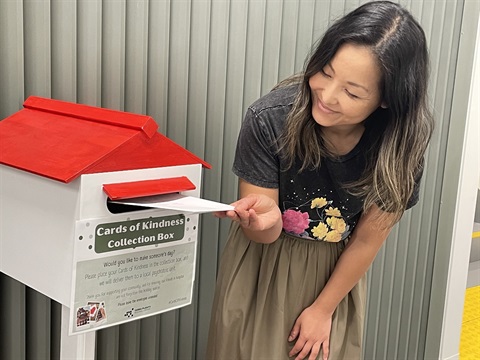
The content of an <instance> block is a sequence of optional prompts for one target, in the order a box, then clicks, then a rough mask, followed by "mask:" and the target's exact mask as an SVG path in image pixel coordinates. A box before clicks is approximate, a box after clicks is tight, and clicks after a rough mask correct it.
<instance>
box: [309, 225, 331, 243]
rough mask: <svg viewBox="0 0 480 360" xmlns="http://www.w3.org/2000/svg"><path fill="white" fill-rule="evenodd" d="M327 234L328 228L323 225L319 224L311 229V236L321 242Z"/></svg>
mask: <svg viewBox="0 0 480 360" xmlns="http://www.w3.org/2000/svg"><path fill="white" fill-rule="evenodd" d="M327 232H328V228H327V225H325V224H324V223H320V224H318V225H317V226H315V227H314V228H312V234H313V236H315V237H316V238H317V239H319V240H323V238H324V237H325V235H326V234H327Z"/></svg>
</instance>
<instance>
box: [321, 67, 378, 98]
mask: <svg viewBox="0 0 480 360" xmlns="http://www.w3.org/2000/svg"><path fill="white" fill-rule="evenodd" d="M327 66H328V67H329V68H330V69H331V70H332V72H333V73H334V74H335V69H334V68H333V66H332V64H331V63H328V64H327ZM347 84H348V85H352V86H354V87H357V88H361V89H363V90H365V91H366V92H367V93H370V90H368V89H367V88H366V87H365V86H363V85H360V84H357V83H354V82H352V81H347Z"/></svg>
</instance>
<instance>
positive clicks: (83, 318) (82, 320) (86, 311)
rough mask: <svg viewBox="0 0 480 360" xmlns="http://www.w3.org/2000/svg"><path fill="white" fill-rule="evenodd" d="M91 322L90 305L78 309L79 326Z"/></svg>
mask: <svg viewBox="0 0 480 360" xmlns="http://www.w3.org/2000/svg"><path fill="white" fill-rule="evenodd" d="M89 323H90V306H88V305H86V306H82V307H79V308H78V309H77V327H81V326H85V325H88V324H89Z"/></svg>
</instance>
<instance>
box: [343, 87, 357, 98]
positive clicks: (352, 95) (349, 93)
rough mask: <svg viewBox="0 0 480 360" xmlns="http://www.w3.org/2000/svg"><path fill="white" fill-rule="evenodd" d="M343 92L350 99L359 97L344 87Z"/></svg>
mask: <svg viewBox="0 0 480 360" xmlns="http://www.w3.org/2000/svg"><path fill="white" fill-rule="evenodd" d="M345 92H346V93H347V95H348V96H349V97H351V98H352V99H359V97H358V96H357V95H354V94H352V93H351V92H350V91H348V90H347V89H345Z"/></svg>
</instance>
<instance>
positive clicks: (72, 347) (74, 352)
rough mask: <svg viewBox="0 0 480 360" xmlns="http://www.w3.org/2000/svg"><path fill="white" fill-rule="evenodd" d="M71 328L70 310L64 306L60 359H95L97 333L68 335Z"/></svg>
mask: <svg viewBox="0 0 480 360" xmlns="http://www.w3.org/2000/svg"><path fill="white" fill-rule="evenodd" d="M69 326H70V309H69V308H68V307H66V306H65V305H62V333H61V339H60V359H62V360H70V359H72V360H77V359H86V360H89V359H92V360H94V359H95V336H96V332H95V331H92V332H88V333H83V334H79V335H72V336H69V335H68V328H69Z"/></svg>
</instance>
